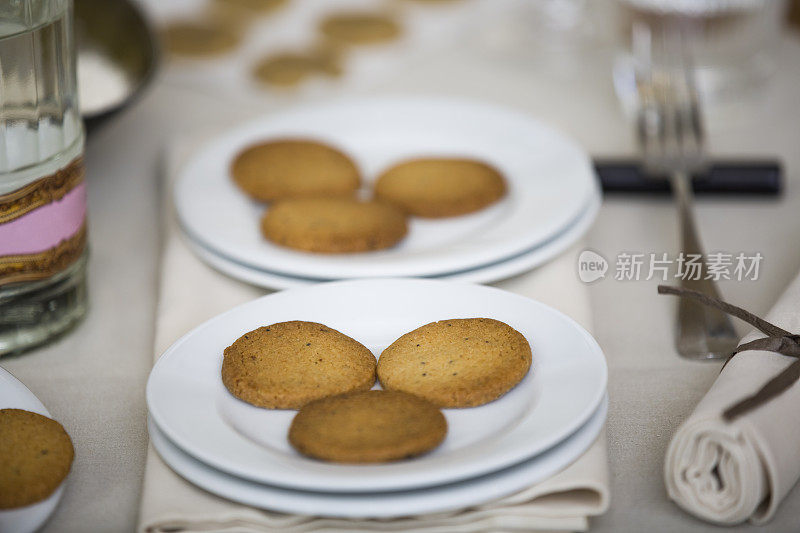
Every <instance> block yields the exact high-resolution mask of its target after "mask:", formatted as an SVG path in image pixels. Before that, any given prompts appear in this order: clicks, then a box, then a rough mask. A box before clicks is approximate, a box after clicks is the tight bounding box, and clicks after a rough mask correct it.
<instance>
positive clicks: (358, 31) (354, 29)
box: [319, 12, 401, 45]
mask: <svg viewBox="0 0 800 533" xmlns="http://www.w3.org/2000/svg"><path fill="white" fill-rule="evenodd" d="M319 29H320V31H321V32H322V34H323V35H324V36H325V37H326V38H327V39H329V40H331V41H333V42H334V43H337V44H344V45H362V44H379V43H385V42H389V41H392V40H394V39H397V38H398V37H399V36H400V31H401V30H400V24H399V23H398V22H397V21H396V20H394V19H393V18H392V17H390V16H387V15H381V14H378V13H358V12H352V13H336V14H332V15H329V16H327V17H325V18H324V19H323V20H322V22H321V23H320V25H319Z"/></svg>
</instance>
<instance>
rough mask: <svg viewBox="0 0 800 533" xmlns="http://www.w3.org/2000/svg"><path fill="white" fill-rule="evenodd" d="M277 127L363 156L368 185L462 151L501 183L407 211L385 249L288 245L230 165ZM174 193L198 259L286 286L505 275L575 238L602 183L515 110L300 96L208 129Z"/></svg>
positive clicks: (573, 153)
mask: <svg viewBox="0 0 800 533" xmlns="http://www.w3.org/2000/svg"><path fill="white" fill-rule="evenodd" d="M276 138H311V139H316V140H319V141H322V142H325V143H328V144H330V145H333V146H336V147H338V148H340V149H341V150H343V151H344V152H345V153H347V154H348V155H350V156H351V157H352V158H353V159H354V160H355V161H356V163H357V164H358V166H359V167H360V169H361V171H362V174H363V176H364V179H365V182H366V183H367V187H366V189H368V184H369V183H370V182H371V181H373V180H374V179H375V178H376V177H377V176H378V175H379V174H380V173H381V172H382V171H383V170H385V169H387V168H388V167H390V166H391V165H393V164H395V163H397V162H399V161H402V160H405V159H410V158H415V157H424V156H453V157H459V156H460V157H470V158H478V159H482V160H485V161H487V162H489V163H490V164H492V165H494V166H495V167H496V168H498V169H499V170H500V171H501V172H502V173H503V175H504V176H505V177H506V180H507V182H508V186H509V192H508V195H507V196H506V197H505V198H504V199H503V200H501V201H500V202H498V203H496V204H495V205H493V206H490V207H489V208H487V209H484V210H482V211H480V212H478V213H475V214H471V215H466V216H461V217H453V218H448V219H438V220H424V219H419V218H413V219H412V220H411V223H410V231H409V234H408V236H407V237H406V238H405V239H404V241H403V242H401V243H400V244H399V245H398V246H396V247H394V248H392V249H389V250H383V251H377V252H368V253H360V254H342V255H323V254H312V253H304V252H299V251H294V250H290V249H287V248H282V247H280V246H276V245H274V244H271V243H270V242H269V241H267V240H266V239H265V238H264V237H263V236H262V235H261V233H260V231H259V219H260V217H261V216H262V214H263V212H264V210H265V209H267V207H265V206H264V205H262V204H259V203H256V202H254V201H252V200H250V199H249V198H248V197H247V196H246V195H244V194H243V193H242V192H241V191H240V190H239V189H238V188H237V187H236V186H235V185H234V183H233V182H232V180H231V179H230V175H229V167H230V164H231V162H232V160H233V159H234V158H235V157H236V155H237V154H238V153H239V152H240V151H241V150H242V149H243V148H245V147H246V146H248V145H251V144H253V143H256V142H259V141H264V140H269V139H276ZM365 194H368V192H367V191H366V190H365ZM174 202H175V207H176V211H177V214H178V218H179V221H180V225H181V227H182V228H183V230H184V232H185V234H186V236H187V242H188V244H189V246H190V247H191V248H192V250H194V252H195V253H196V254H197V255H198V256H199V257H200V258H201V259H202V260H203V261H205V262H207V263H208V264H210V265H211V266H213V267H214V268H216V269H218V270H220V271H222V272H224V273H226V274H228V275H230V276H233V277H236V278H239V279H241V280H243V281H246V282H249V283H252V284H255V285H260V286H263V287H267V288H274V289H283V288H289V287H297V286H303V285H309V284H312V283H318V282H321V281H330V280H336V279H355V278H373V277H382V278H385V277H397V276H403V277H408V276H414V277H426V278H437V279H450V280H461V281H471V282H481V283H485V282H491V281H496V280H498V279H502V278H506V277H509V276H512V275H515V274H518V273H520V272H523V271H525V270H528V269H530V268H533V267H535V266H537V265H539V264H541V263H543V262H545V261H547V260H549V259H550V258H552V257H553V256H555V255H557V254H558V253H559V252H561V251H563V250H564V249H566V248H567V247H568V246H569V245H570V244H572V243H574V242H575V241H576V240H578V239H579V238H580V237H581V236H582V235H583V234H584V233H585V232H586V230H587V229H588V228H589V227H590V226H591V224H592V222H593V221H594V218H595V216H596V214H597V211H598V208H599V205H600V192H599V188H598V185H597V180H596V178H595V175H594V171H593V169H592V165H591V161H590V159H589V157H588V156H587V154H586V153H585V152H584V151H583V150H582V149H581V148H580V147H579V146H577V145H576V144H575V143H573V142H572V141H570V140H569V139H566V138H565V137H563V136H561V135H560V134H559V133H557V132H555V131H553V130H552V129H550V128H548V127H547V126H545V125H543V124H541V123H539V122H538V121H536V120H534V119H532V118H529V117H527V116H525V115H524V114H521V113H519V112H517V111H513V110H509V109H505V108H501V107H496V106H493V105H488V104H483V103H476V102H469V101H457V100H456V101H454V100H451V99H448V100H444V99H430V98H426V99H418V98H375V99H362V100H358V101H345V102H339V103H336V104H326V105H317V106H307V107H304V108H302V109H299V110H294V111H288V112H285V113H282V114H277V115H271V116H269V117H267V118H264V119H261V120H256V121H254V122H252V123H250V124H247V125H244V126H242V127H239V128H237V129H234V130H232V131H230V132H227V133H225V134H223V135H221V136H219V137H217V138H215V139H214V140H212V141H211V142H209V143H208V144H207V145H206V146H204V147H202V148H201V149H199V150H198V151H197V152H196V153H195V155H194V156H193V157H192V158H191V160H190V161H189V162H188V164H186V165H185V166H184V167H183V168H182V170H181V171H180V173H179V176H178V178H177V182H176V185H175V189H174Z"/></svg>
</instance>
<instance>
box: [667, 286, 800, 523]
mask: <svg viewBox="0 0 800 533" xmlns="http://www.w3.org/2000/svg"><path fill="white" fill-rule="evenodd" d="M764 318H765V319H766V320H767V321H768V322H770V323H772V324H774V325H776V326H779V327H781V328H783V329H785V330H787V331H789V332H791V333H798V332H800V276H798V277H797V278H795V280H794V281H793V282H792V283H791V285H790V286H789V288H788V289H787V290H786V292H785V293H784V294H783V296H781V298H780V300H779V301H778V302H777V303H776V304H775V306H774V307H773V308H772V309H771V310H770V311H769V313H768V314H767V315H766V317H764ZM762 337H764V334H763V333H760V332H758V331H754V332H752V333H750V334H748V335H747V336H746V337H745V338H744V339H742V342H741V344H744V343H747V342H751V341H753V340H755V339H758V338H762ZM795 361H796V359H795V358H793V357H788V356H785V355H780V354H777V353H775V352H769V351H755V350H753V351H743V352H740V353H738V354H737V355H735V356H734V357H733V358H732V359H731V360H730V361H729V362H728V364H726V365H725V367H724V368H723V369H722V372H721V373H720V375H719V377H718V378H717V380H716V381H715V382H714V384H713V385H712V387H711V389H710V390H709V391H708V393H707V394H706V395H705V397H704V398H703V399H702V400H701V401H700V403H699V404H698V405H697V407H696V408H695V410H694V412H693V413H692V414H691V415H690V416H689V418H688V419H687V420H686V421H685V422H684V423H683V424H682V425H681V426H680V427H679V428H678V430H677V432H676V433H675V435H674V437H673V438H672V441H671V442H670V445H669V448H668V449H667V456H666V462H665V465H664V477H665V481H666V486H667V492H668V493H669V497H670V498H671V499H672V500H674V501H675V503H677V504H678V505H679V506H681V507H682V508H683V509H685V510H686V511H687V512H689V513H691V514H693V515H695V516H697V517H699V518H702V519H704V520H708V521H710V522H714V523H717V524H726V525H730V524H738V523H741V522H744V521H746V520H749V521H750V522H752V523H754V524H764V523H766V522H768V521H769V520H770V519H771V518H772V517H773V516H774V514H775V511H776V510H777V508H778V505H780V502H781V501H782V500H783V498H784V497H785V496H786V494H787V493H788V492H789V491H790V490H791V489H792V487H793V486H794V485H795V483H796V482H797V480H798V478H800V414H798V413H799V412H800V383H794V384H793V385H791V386H790V387H789V388H788V389H787V390H785V391H783V392H782V393H780V394H779V395H778V396H776V397H774V398H772V399H771V400H769V401H768V402H767V403H765V404H763V405H761V406H759V407H757V408H755V409H752V410H750V411H748V412H746V413H743V414H741V415H740V416H738V417H736V418H734V419H733V420H731V421H726V420H725V419H724V418H723V412H724V411H726V410H727V409H728V408H730V407H731V406H733V405H734V404H737V403H738V402H739V401H740V400H743V399H744V398H746V397H748V396H751V395H753V394H755V393H756V392H757V391H759V390H760V389H761V388H762V387H763V386H764V385H765V384H766V383H767V382H769V381H770V380H771V379H772V378H774V377H775V376H777V375H778V374H779V373H780V372H781V371H783V370H784V369H786V368H787V367H788V366H789V365H791V364H792V363H793V362H795Z"/></svg>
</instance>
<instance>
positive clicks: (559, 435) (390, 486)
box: [145, 278, 608, 492]
mask: <svg viewBox="0 0 800 533" xmlns="http://www.w3.org/2000/svg"><path fill="white" fill-rule="evenodd" d="M386 282H390V283H398V282H399V283H412V284H435V285H441V286H444V285H451V286H452V285H456V286H461V287H463V288H464V289H466V290H473V291H488V292H493V293H497V294H502V295H504V296H505V297H510V298H512V299H516V300H524V301H525V302H526V303H527V304H528V305H534V306H538V307H540V308H542V309H544V310H545V312H548V313H552V314H554V315H555V317H557V318H558V319H560V320H563V321H565V322H566V324H567V325H569V327H571V328H572V329H574V330H575V332H576V334H579V335H581V337H582V339H583V340H584V341H585V342H586V343H587V344H588V345H589V346H590V347H591V349H592V350H591V351H592V353H594V354H595V356H596V357H597V360H598V362H599V365H600V366H599V369H600V370H601V373H600V376H599V377H598V384H600V383H601V384H602V386H598V388H597V391H596V394H595V395H594V397H592V399H591V401H589V402H587V404H586V406H585V407H584V408H583V410H582V411H580V414H579V415H578V416H576V417H575V418H574V419H573V420H571V421H570V422H569V423H566V424H564V426H563V427H562V428H561V429H560V430H559V431H558V432H555V433H554V434H553V435H551V436H550V437H548V438H547V439H542V441H541V443H540V444H539V446H538V447H536V448H528V447H520V446H518V447H517V449H516V451H515V453H506V454H505V455H501V456H494V459H493V460H492V461H483V462H482V463H480V464H481V466H480V467H475V466H472V467H471V468H467V469H464V468H462V469H461V471H460V472H461V473H460V474H452V473H451V475H450V476H449V477H447V478H446V479H444V480H442V479H438V480H428V481H420V480H418V479H416V478H419V477H420V474H417V475H416V477H414V476H410V479H406V480H404V481H402V482H400V483H398V482H397V481H394V482H393V483H386V482H383V483H381V482H378V481H376V480H375V479H373V480H370V482H371V483H372V484H371V485H369V486H364V483H363V482H361V483H358V482H351V483H345V484H344V485H342V484H341V480H342V477H340V478H339V480H338V481H337V483H336V484H333V483H332V482H330V481H326V482H319V480H317V481H315V482H314V485H313V486H310V485H309V483H308V481H307V480H306V481H301V480H297V479H289V480H286V479H278V478H275V477H274V476H269V475H267V476H265V475H264V473H263V472H261V473H258V474H256V473H254V472H252V471H248V470H245V469H242V468H240V467H234V466H231V465H228V464H224V462H223V461H220V460H219V459H218V458H216V457H215V456H213V454H212V455H209V454H208V453H205V452H204V451H202V450H198V447H197V446H196V445H194V444H192V442H189V441H187V440H186V439H184V438H183V437H182V436H181V435H179V434H178V433H177V432H176V431H175V430H174V429H172V428H171V427H170V426H169V425H168V424H166V423H165V421H164V416H163V415H162V413H161V412H160V411H159V409H158V407H157V403H156V402H155V400H154V398H153V396H154V394H155V392H154V388H155V385H154V382H155V380H156V379H157V378H156V377H154V376H157V372H158V368H159V366H160V365H162V364H166V363H164V361H166V360H167V359H168V358H169V357H172V355H170V354H174V353H176V352H177V351H179V349H180V346H181V345H182V344H183V343H184V342H186V341H187V340H188V338H189V337H191V336H192V335H194V334H196V333H197V332H198V331H200V330H202V329H204V328H207V327H210V326H211V324H212V323H213V322H215V321H217V320H223V319H224V318H225V317H227V316H228V315H231V314H234V313H237V312H241V311H240V309H243V308H246V307H248V306H252V305H256V302H260V301H264V300H267V299H269V298H272V297H274V296H276V295H279V294H283V293H286V292H289V291H291V292H300V291H313V290H315V289H316V288H318V287H321V286H333V285H353V284H364V283H367V284H384V283H386ZM289 291H280V292H277V293H272V294H267V295H264V296H261V297H259V298H256V299H254V300H251V301H249V302H245V303H243V304H239V305H237V306H235V307H233V308H231V309H229V310H227V311H225V312H223V313H220V314H219V315H217V316H215V317H212V318H210V319H208V320H206V321H204V322H203V323H202V324H200V325H198V326H196V327H195V328H193V329H192V330H191V331H189V332H188V333H186V334H185V335H183V336H181V337H180V338H179V339H178V340H176V341H175V342H174V343H173V344H172V345H170V346H169V348H167V349H166V350H165V351H164V352H163V353H162V355H161V356H160V357H159V359H158V361H156V363H155V364H154V365H153V368H152V370H151V372H150V375H149V376H148V379H147V385H146V393H145V396H146V404H147V408H148V413H149V414H150V416H152V417H153V419H154V421H155V423H156V424H157V425H158V427H159V428H161V430H162V431H163V432H164V433H165V434H166V435H167V436H168V437H169V438H170V440H171V441H173V442H174V443H176V444H177V445H178V446H179V447H180V448H181V449H183V450H184V451H186V452H187V453H189V454H190V455H192V456H194V457H196V458H198V459H199V460H201V461H202V462H204V463H206V464H208V465H210V466H213V467H214V468H216V469H218V470H222V471H224V472H229V473H231V474H234V475H236V476H240V477H243V478H248V479H251V480H254V481H258V482H261V483H269V484H272V485H275V486H280V487H286V488H290V489H295V490H311V491H335V492H361V491H368V490H386V491H388V490H401V489H402V488H409V487H421V486H431V485H437V484H442V483H449V482H454V481H457V480H458V479H465V478H468V477H475V476H477V475H481V474H485V473H486V472H489V471H492V470H497V469H499V468H503V467H504V466H508V465H510V464H514V463H517V462H520V461H522V460H525V459H527V458H530V457H532V456H534V455H536V454H538V453H542V452H544V451H546V450H548V449H550V448H552V447H553V446H555V445H557V444H558V443H559V442H561V441H562V440H563V439H564V438H565V437H566V436H568V435H569V434H571V433H572V432H574V431H575V429H576V428H578V427H580V426H581V425H582V424H584V423H585V422H586V420H588V418H590V417H591V415H592V413H593V412H594V411H595V410H596V408H597V405H598V404H599V403H600V402H601V401H602V398H603V394H604V391H605V390H606V388H607V386H608V363H607V360H606V357H605V354H604V352H603V350H602V348H601V347H600V345H599V344H598V343H597V341H596V340H595V339H594V337H592V335H591V334H590V333H589V332H588V331H586V330H585V329H584V328H583V327H582V326H581V325H580V324H578V323H577V322H576V321H575V320H574V319H572V318H571V317H569V316H568V315H566V314H565V313H562V312H561V311H559V310H557V309H554V308H553V307H550V306H548V305H547V304H544V303H542V302H539V301H538V300H534V299H533V298H529V297H526V296H522V295H520V294H516V293H513V292H510V291H506V290H503V289H500V288H497V287H491V286H485V285H476V284H472V283H468V282H459V281H447V280H428V279H419V278H386V279H366V280H340V281H332V282H328V283H318V284H314V285H310V286H307V287H298V288H295V289H289ZM231 431H234V432H236V430H235V429H233V428H231ZM242 438H244V439H247V440H249V439H248V438H247V437H244V436H242ZM256 445H257V446H259V445H258V444H256ZM501 457H502V458H501ZM323 477H325V476H323Z"/></svg>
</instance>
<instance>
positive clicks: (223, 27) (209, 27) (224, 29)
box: [163, 21, 241, 57]
mask: <svg viewBox="0 0 800 533" xmlns="http://www.w3.org/2000/svg"><path fill="white" fill-rule="evenodd" d="M163 39H164V46H165V48H166V49H167V50H168V51H169V52H170V53H171V54H173V55H176V56H185V57H207V56H215V55H219V54H224V53H226V52H230V51H231V50H233V49H234V48H236V47H237V46H238V45H239V41H240V39H241V37H240V35H239V33H238V32H237V31H236V30H235V29H234V28H233V27H232V26H231V25H229V24H221V23H219V24H218V23H213V22H211V21H196V22H190V21H182V22H172V23H170V24H169V25H167V27H166V28H164V31H163Z"/></svg>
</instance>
